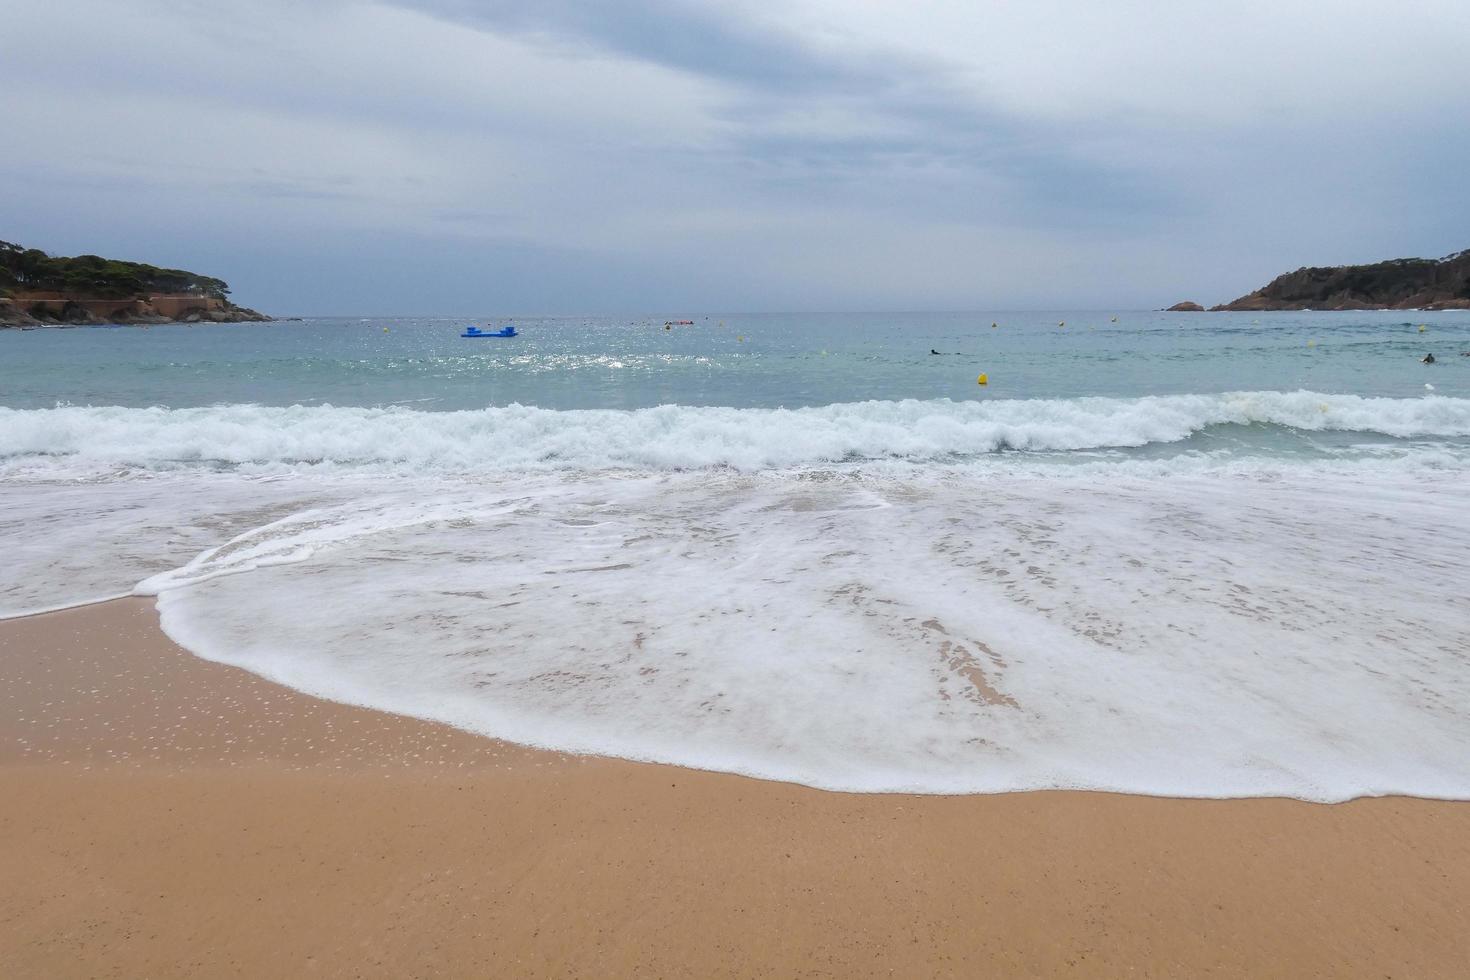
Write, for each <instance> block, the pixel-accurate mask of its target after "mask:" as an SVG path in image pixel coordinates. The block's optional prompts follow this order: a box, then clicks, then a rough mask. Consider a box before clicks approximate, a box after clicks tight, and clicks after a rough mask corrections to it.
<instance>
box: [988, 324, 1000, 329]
mask: <svg viewBox="0 0 1470 980" xmlns="http://www.w3.org/2000/svg"><path fill="white" fill-rule="evenodd" d="M998 326H1000V324H998V323H992V324H991V325H990V329H991V330H994V329H995V328H996V327H998Z"/></svg>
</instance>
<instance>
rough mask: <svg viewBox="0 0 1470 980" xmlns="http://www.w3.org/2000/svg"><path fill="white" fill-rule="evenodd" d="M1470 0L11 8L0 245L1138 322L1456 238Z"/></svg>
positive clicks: (380, 292) (470, 288) (212, 270)
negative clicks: (1109, 313) (1290, 273)
mask: <svg viewBox="0 0 1470 980" xmlns="http://www.w3.org/2000/svg"><path fill="white" fill-rule="evenodd" d="M1466 51H1470V3H1466V2H1465V0H1405V2H1400V3H1397V4H1385V3H1382V2H1381V0H1378V2H1372V3H1367V2H1358V0H1337V2H1325V0H1324V2H1316V0H1302V2H1292V0H1273V2H1269V3H1267V2H1256V0H1244V2H1243V0H1214V2H1194V0H1176V2H1172V3H1165V2H1157V3H1137V2H1108V3H1099V2H1097V0H1032V2H1028V3H1025V4H1021V3H981V2H959V0H947V2H937V0H928V2H924V0H913V2H908V3H897V2H878V0H786V2H784V3H779V4H777V3H756V2H753V0H704V2H692V0H622V2H619V0H539V2H523V3H511V2H499V0H390V2H379V3H362V2H354V0H291V2H280V0H253V2H251V3H245V4H242V3H239V2H237V0H236V2H230V3H225V2H217V0H130V2H116V0H65V2H64V3H58V2H56V0H44V2H41V0H9V2H7V4H6V13H5V16H4V19H3V28H0V93H3V95H0V146H3V147H4V151H3V152H0V239H4V240H8V241H14V242H19V243H21V244H24V245H27V246H32V247H38V248H42V249H45V250H46V251H48V252H51V253H53V254H67V255H69V254H79V253H87V252H91V253H97V254H102V255H108V256H114V257H118V258H131V259H137V260H141V261H148V262H153V263H155V264H160V265H169V266H177V267H182V268H187V269H190V270H193V271H196V272H201V273H205V274H208V275H215V276H219V277H221V278H224V279H227V280H228V281H229V282H230V283H231V285H232V286H233V289H234V298H235V299H236V300H237V301H239V302H241V303H244V304H246V305H250V306H254V307H257V308H259V309H262V310H265V311H266V312H270V313H273V314H277V315H291V314H298V315H330V314H344V315H346V314H350V315H369V314H390V313H396V314H465V315H485V316H488V315H493V314H522V315H524V314H533V313H549V314H557V313H567V314H573V313H588V314H591V313H654V314H668V313H689V314H694V313H696V312H698V313H717V312H729V313H734V312H742V311H803V310H831V311H841V310H970V309H973V310H1020V309H1144V308H1157V307H1160V306H1166V305H1169V304H1171V303H1174V302H1176V301H1179V300H1183V299H1193V300H1197V301H1200V302H1204V303H1215V302H1221V301H1225V300H1229V299H1232V298H1234V297H1236V296H1239V295H1241V294H1244V293H1247V292H1249V291H1250V290H1252V289H1255V288H1257V287H1259V286H1261V285H1263V284H1264V283H1265V282H1267V281H1268V280H1270V279H1271V278H1272V277H1274V276H1275V275H1277V274H1279V273H1281V272H1284V271H1287V270H1290V269H1295V268H1297V267H1299V266H1302V265H1333V264H1340V263H1350V262H1366V261H1374V260H1378V259H1383V258H1393V257H1402V256H1429V257H1437V256H1440V255H1444V254H1448V253H1450V252H1454V251H1458V250H1460V249H1464V248H1470V179H1467V176H1466V175H1467V172H1470V58H1467V57H1466V56H1465V52H1466Z"/></svg>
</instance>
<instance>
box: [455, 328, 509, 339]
mask: <svg viewBox="0 0 1470 980" xmlns="http://www.w3.org/2000/svg"><path fill="white" fill-rule="evenodd" d="M460 336H461V337H515V336H519V335H518V334H517V333H516V328H515V327H501V328H500V329H499V330H496V331H493V332H491V333H486V332H485V331H483V330H481V329H480V328H479V327H469V328H468V329H466V330H465V332H464V333H462V334H460Z"/></svg>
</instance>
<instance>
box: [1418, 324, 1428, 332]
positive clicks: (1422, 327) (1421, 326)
mask: <svg viewBox="0 0 1470 980" xmlns="http://www.w3.org/2000/svg"><path fill="white" fill-rule="evenodd" d="M1428 329H1429V328H1428V327H1427V326H1425V325H1424V324H1422V323H1421V324H1419V332H1420V333H1423V332H1424V331H1426V330H1428Z"/></svg>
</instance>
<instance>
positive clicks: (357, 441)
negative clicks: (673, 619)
mask: <svg viewBox="0 0 1470 980" xmlns="http://www.w3.org/2000/svg"><path fill="white" fill-rule="evenodd" d="M1259 425H1272V426H1281V427H1287V428H1289V429H1291V430H1296V431H1299V432H1356V433H1364V434H1374V435H1380V436H1388V437H1394V438H1411V437H1464V436H1470V399H1457V398H1441V397H1433V396H1430V397H1424V398H1413V399H1396V398H1363V397H1359V396H1356V395H1324V394H1317V393H1315V392H1309V391H1298V392H1270V391H1264V392H1235V393H1230V394H1221V395H1171V396H1157V397H1143V398H1127V399H1120V398H1077V399H1050V400H1048V399H1035V400H1020V399H1014V400H1008V399H995V400H986V401H967V402H953V401H949V400H939V401H901V402H857V403H850V404H838V405H828V406H824V407H821V408H800V409H793V410H789V411H788V410H784V409H752V408H746V409H734V408H691V407H681V406H672V405H670V406H663V407H660V408H650V409H641V410H636V411H612V410H585V411H552V410H547V409H540V408H529V407H525V406H520V405H512V406H509V407H504V408H487V409H483V410H479V411H471V412H422V411H415V410H412V409H404V408H382V409H366V408H333V407H330V406H326V407H322V406H314V407H301V406H297V407H292V408H271V407H264V406H257V405H222V406H215V407H210V408H187V409H173V410H170V409H165V408H151V409H136V408H87V407H73V406H63V407H57V408H53V409H32V410H12V409H4V408H0V466H3V467H5V468H8V469H9V470H14V469H16V468H25V467H30V468H35V467H49V468H50V470H52V471H55V472H79V473H93V472H99V471H100V472H105V471H106V470H107V469H109V468H113V467H117V466H131V467H144V468H151V469H165V468H179V467H198V466H201V465H203V466H230V467H246V468H252V469H255V470H263V471H266V472H277V471H281V470H299V469H302V468H332V467H335V468H344V467H345V468H360V467H374V468H377V469H380V470H388V471H398V472H403V473H412V474H421V473H424V472H438V473H446V474H449V473H464V472H476V471H484V470H499V469H507V468H553V469H557V468H560V469H568V468H592V469H597V468H607V467H634V468H653V469H686V468H696V467H714V466H728V467H733V468H736V469H740V470H745V471H755V470H759V469H763V468H782V467H798V466H811V465H821V464H826V463H832V462H839V461H851V460H875V459H904V460H912V461H919V462H924V461H934V460H946V459H953V458H957V457H958V458H964V457H975V456H982V455H985V454H990V453H994V452H996V451H998V450H1028V451H1052V452H1057V451H1075V450H1096V449H1112V448H1128V447H1141V446H1148V445H1155V444H1158V445H1167V444H1173V443H1180V442H1183V441H1185V440H1188V439H1189V438H1190V437H1191V436H1193V435H1195V434H1197V433H1200V432H1203V431H1205V430H1208V429H1210V428H1212V427H1218V426H1259Z"/></svg>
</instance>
